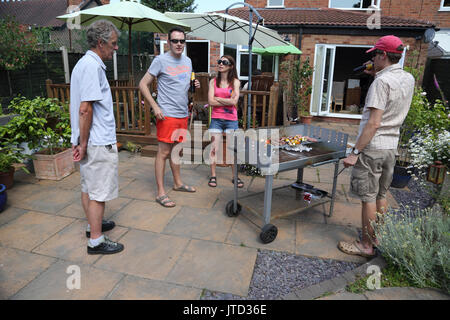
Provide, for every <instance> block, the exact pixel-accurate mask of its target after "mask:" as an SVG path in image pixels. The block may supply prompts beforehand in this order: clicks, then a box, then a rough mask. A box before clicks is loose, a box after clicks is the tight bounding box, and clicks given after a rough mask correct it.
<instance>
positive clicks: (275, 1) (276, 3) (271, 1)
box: [267, 0, 284, 8]
mask: <svg viewBox="0 0 450 320" xmlns="http://www.w3.org/2000/svg"><path fill="white" fill-rule="evenodd" d="M267 7H268V8H271V7H272V8H274V7H275V8H280V7H283V8H284V0H267Z"/></svg>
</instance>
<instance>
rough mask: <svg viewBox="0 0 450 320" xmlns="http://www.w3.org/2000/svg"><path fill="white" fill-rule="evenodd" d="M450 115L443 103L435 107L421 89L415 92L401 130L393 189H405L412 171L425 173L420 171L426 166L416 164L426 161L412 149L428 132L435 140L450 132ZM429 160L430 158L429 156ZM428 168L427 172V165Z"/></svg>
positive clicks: (438, 103)
mask: <svg viewBox="0 0 450 320" xmlns="http://www.w3.org/2000/svg"><path fill="white" fill-rule="evenodd" d="M447 113H448V111H447V109H446V107H445V105H444V104H443V103H442V102H441V101H439V100H436V102H435V103H433V104H431V103H430V102H429V101H428V99H427V97H426V93H425V92H424V91H423V90H422V89H421V88H416V89H415V92H414V95H413V99H412V102H411V107H410V109H409V112H408V115H407V116H406V118H405V121H404V122H403V125H402V126H401V128H400V138H399V148H398V156H397V159H396V160H397V161H396V164H395V167H394V177H393V180H392V184H391V186H392V187H394V188H403V187H405V186H406V185H407V184H408V182H409V180H410V178H411V172H412V171H418V170H420V171H423V170H424V167H421V165H425V164H424V163H422V164H419V163H418V162H417V161H422V160H423V154H420V152H421V151H419V157H416V156H415V154H416V153H417V152H416V151H413V150H412V149H411V147H413V145H412V143H413V141H417V139H415V138H416V136H417V135H419V136H420V137H421V138H420V140H423V139H424V138H425V137H424V136H423V135H424V132H425V131H427V132H428V133H426V134H428V135H430V137H434V138H436V137H437V134H438V133H439V132H442V130H444V129H445V128H448V127H449V119H448V116H447ZM426 128H428V129H426ZM424 130H425V131H424ZM412 152H413V153H412ZM430 152H431V151H430ZM428 157H430V156H429V155H428ZM436 160H439V159H436ZM432 163H433V162H431V164H432ZM426 166H427V167H426V168H428V164H426ZM419 167H420V168H419Z"/></svg>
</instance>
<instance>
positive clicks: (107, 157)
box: [80, 144, 119, 202]
mask: <svg viewBox="0 0 450 320" xmlns="http://www.w3.org/2000/svg"><path fill="white" fill-rule="evenodd" d="M118 163H119V154H118V152H117V144H111V145H108V146H88V147H87V154H86V156H85V158H84V159H83V160H81V161H80V176H81V192H84V193H87V194H88V195H89V199H90V200H95V201H99V202H105V201H110V200H113V199H115V198H117V197H118V196H119V173H118Z"/></svg>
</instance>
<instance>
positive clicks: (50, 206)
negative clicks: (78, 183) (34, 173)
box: [13, 185, 80, 214]
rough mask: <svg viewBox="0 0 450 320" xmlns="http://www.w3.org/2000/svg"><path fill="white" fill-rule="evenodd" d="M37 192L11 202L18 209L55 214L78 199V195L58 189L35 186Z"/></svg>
mask: <svg viewBox="0 0 450 320" xmlns="http://www.w3.org/2000/svg"><path fill="white" fill-rule="evenodd" d="M37 188H38V189H37V190H36V191H35V192H34V193H32V194H30V195H26V196H22V197H20V195H16V196H18V197H20V201H17V202H15V201H14V202H13V205H14V206H15V207H18V208H22V209H27V210H34V211H39V212H45V213H52V214H55V213H57V212H59V211H61V210H62V209H64V208H65V207H67V206H69V205H70V204H71V203H73V202H74V201H76V200H77V199H79V198H80V195H79V193H77V192H75V191H72V190H64V189H58V188H57V187H42V186H39V185H37Z"/></svg>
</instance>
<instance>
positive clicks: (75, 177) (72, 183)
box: [36, 171, 80, 190]
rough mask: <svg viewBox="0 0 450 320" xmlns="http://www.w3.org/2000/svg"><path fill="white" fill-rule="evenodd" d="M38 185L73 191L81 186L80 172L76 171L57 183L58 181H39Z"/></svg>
mask: <svg viewBox="0 0 450 320" xmlns="http://www.w3.org/2000/svg"><path fill="white" fill-rule="evenodd" d="M36 184H38V185H40V186H52V187H57V188H61V189H67V190H73V189H74V188H76V187H77V186H79V185H80V172H78V171H75V172H73V173H72V174H71V175H69V176H67V177H65V178H63V179H61V180H59V181H56V180H44V179H42V180H37V181H36Z"/></svg>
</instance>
